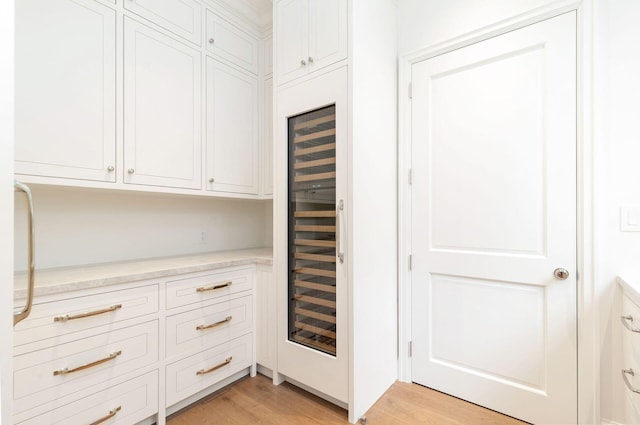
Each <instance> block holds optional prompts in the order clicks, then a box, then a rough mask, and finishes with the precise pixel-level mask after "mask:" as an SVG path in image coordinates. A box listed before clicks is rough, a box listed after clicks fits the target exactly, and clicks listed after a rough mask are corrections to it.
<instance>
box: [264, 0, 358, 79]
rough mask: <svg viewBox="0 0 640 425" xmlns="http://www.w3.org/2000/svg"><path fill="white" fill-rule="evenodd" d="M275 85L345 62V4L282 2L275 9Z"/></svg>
mask: <svg viewBox="0 0 640 425" xmlns="http://www.w3.org/2000/svg"><path fill="white" fill-rule="evenodd" d="M275 25H276V28H275V33H276V74H277V76H278V81H277V84H282V83H286V82H287V81H291V80H293V79H295V78H298V77H301V76H303V75H306V74H308V73H309V72H313V71H315V70H317V69H320V68H323V67H325V66H327V65H331V64H333V63H336V62H339V61H341V60H343V59H346V57H347V53H348V42H347V40H348V33H347V25H348V9H347V1H346V0H285V1H281V2H279V3H278V4H277V6H276V22H275Z"/></svg>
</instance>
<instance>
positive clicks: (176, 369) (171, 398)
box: [166, 334, 253, 407]
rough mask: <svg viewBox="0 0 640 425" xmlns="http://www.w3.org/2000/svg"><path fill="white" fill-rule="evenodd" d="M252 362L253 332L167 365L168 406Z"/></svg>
mask: <svg viewBox="0 0 640 425" xmlns="http://www.w3.org/2000/svg"><path fill="white" fill-rule="evenodd" d="M252 363H253V334H247V335H244V336H242V337H240V338H237V339H234V340H232V341H229V342H227V343H224V344H221V345H219V346H217V347H215V348H212V349H211V350H206V351H203V352H201V353H198V354H196V355H193V356H190V357H187V358H184V359H182V360H179V361H177V362H175V363H171V364H170V365H168V366H167V377H166V384H167V388H166V390H167V394H166V395H167V407H169V406H172V405H174V404H176V403H177V402H179V401H181V400H184V399H185V398H187V397H190V396H192V395H194V394H196V393H197V392H199V391H202V390H204V389H206V388H207V387H210V386H212V385H214V384H216V383H218V382H220V381H221V380H223V379H225V378H227V377H229V376H231V375H233V374H234V373H237V372H240V371H241V370H242V369H245V368H247V367H249V366H251V365H252Z"/></svg>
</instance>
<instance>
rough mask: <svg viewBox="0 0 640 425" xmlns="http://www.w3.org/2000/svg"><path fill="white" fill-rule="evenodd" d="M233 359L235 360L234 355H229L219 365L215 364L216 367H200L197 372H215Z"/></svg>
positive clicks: (198, 373)
mask: <svg viewBox="0 0 640 425" xmlns="http://www.w3.org/2000/svg"><path fill="white" fill-rule="evenodd" d="M231 360H233V356H229V357H227V358H226V359H224V361H223V362H222V363H220V364H218V365H215V366H214V367H212V368H211V369H200V370H199V371H197V372H196V375H206V374H207V373H210V372H213V371H214V370H218V369H220V368H221V367H224V366H226V365H228V364H229V363H231Z"/></svg>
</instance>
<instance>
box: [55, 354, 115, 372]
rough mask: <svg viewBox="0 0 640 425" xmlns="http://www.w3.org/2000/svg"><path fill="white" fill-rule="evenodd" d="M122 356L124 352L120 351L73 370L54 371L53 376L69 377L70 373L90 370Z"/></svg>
mask: <svg viewBox="0 0 640 425" xmlns="http://www.w3.org/2000/svg"><path fill="white" fill-rule="evenodd" d="M120 354H122V350H119V351H116V352H114V353H111V354H109V355H108V356H107V357H105V358H104V359H100V360H96V361H95V362H91V363H87V364H84V365H82V366H78V367H75V368H73V369H68V368H66V367H65V368H64V369H58V370H54V371H53V376H58V375H67V374H69V373H73V372H79V371H81V370H85V369H89V368H90V367H94V366H98V365H99V364H102V363H105V362H108V361H109V360H113V359H115V358H116V357H118V356H119V355H120Z"/></svg>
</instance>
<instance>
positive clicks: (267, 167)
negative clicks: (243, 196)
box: [262, 78, 273, 195]
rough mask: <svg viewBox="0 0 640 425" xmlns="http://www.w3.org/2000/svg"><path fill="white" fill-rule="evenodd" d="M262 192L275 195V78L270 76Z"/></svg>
mask: <svg viewBox="0 0 640 425" xmlns="http://www.w3.org/2000/svg"><path fill="white" fill-rule="evenodd" d="M262 193H263V194H264V195H273V78H268V79H266V80H265V82H264V129H263V134H262Z"/></svg>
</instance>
